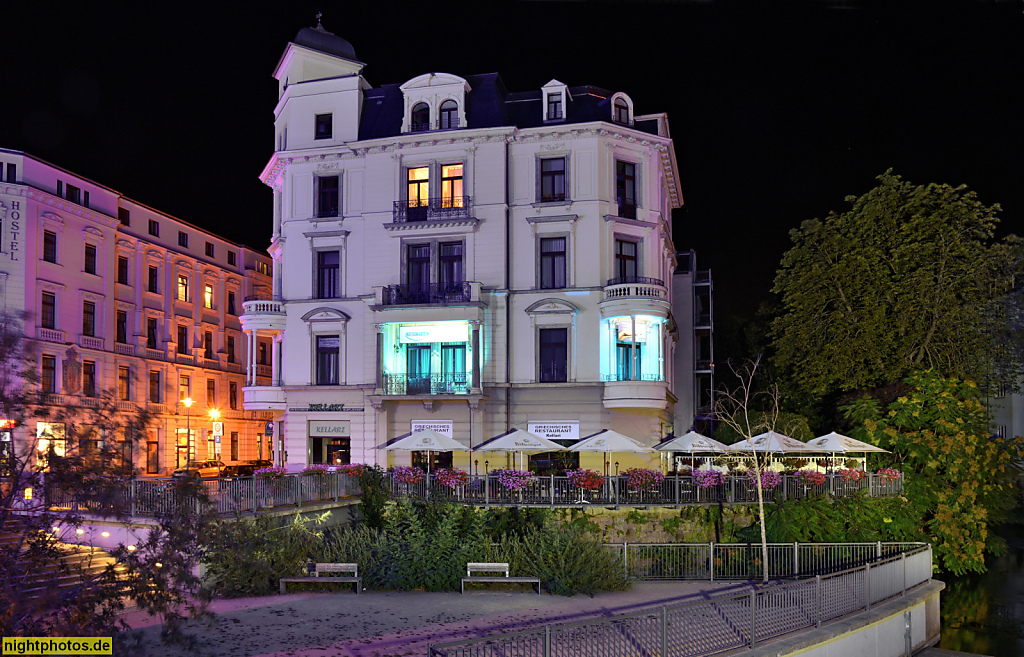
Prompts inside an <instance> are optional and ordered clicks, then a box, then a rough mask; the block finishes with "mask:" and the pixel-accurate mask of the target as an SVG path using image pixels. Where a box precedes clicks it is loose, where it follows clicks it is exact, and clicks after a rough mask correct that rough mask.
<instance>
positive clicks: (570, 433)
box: [526, 422, 580, 440]
mask: <svg viewBox="0 0 1024 657" xmlns="http://www.w3.org/2000/svg"><path fill="white" fill-rule="evenodd" d="M526 430H527V431H529V432H530V433H532V434H533V435H535V436H540V437H541V438H547V439H548V440H579V439H580V423H579V422H527V423H526Z"/></svg>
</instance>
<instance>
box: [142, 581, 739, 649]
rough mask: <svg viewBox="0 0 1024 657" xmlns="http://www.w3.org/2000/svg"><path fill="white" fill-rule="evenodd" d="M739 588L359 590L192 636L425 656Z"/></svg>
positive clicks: (223, 605)
mask: <svg viewBox="0 0 1024 657" xmlns="http://www.w3.org/2000/svg"><path fill="white" fill-rule="evenodd" d="M730 590H735V591H736V592H740V591H744V590H749V586H748V585H747V584H737V583H735V582H732V583H717V582H714V583H712V582H636V583H634V585H633V588H632V589H630V590H629V591H623V592H620V593H603V594H599V595H597V596H595V597H593V598H591V597H588V596H581V595H577V596H573V597H571V598H568V597H563V596H556V595H549V594H547V593H544V594H543V595H539V596H538V595H537V594H536V593H529V592H525V591H524V592H514V593H507V592H486V591H474V592H472V593H467V594H465V595H460V594H459V593H424V592H421V591H364V592H363V593H361V594H360V595H359V596H358V597H357V596H356V595H354V594H352V593H349V592H347V591H339V592H337V593H294V594H289V595H283V596H267V597H262V598H239V599H235V600H217V601H215V602H214V603H213V605H212V611H213V612H214V613H215V614H216V615H217V617H216V619H215V621H214V625H213V626H212V627H209V628H204V627H202V626H201V625H197V626H196V627H193V628H192V631H193V632H195V633H196V634H197V636H198V638H199V645H200V646H201V647H202V654H204V655H246V656H252V657H257V656H259V657H284V656H285V655H288V656H295V657H308V656H312V655H316V656H318V657H323V656H326V655H341V656H343V657H386V656H390V655H426V654H427V644H430V643H435V644H436V643H444V642H446V641H454V640H458V639H461V638H472V637H480V636H488V635H491V634H500V633H509V632H516V631H521V630H525V629H528V628H531V627H538V626H543V625H545V624H559V623H572V622H578V621H583V620H591V619H595V618H600V617H607V616H617V615H620V614H628V613H631V612H635V611H641V610H643V609H647V608H650V607H660V606H663V605H670V604H678V603H681V602H686V601H688V600H694V601H697V600H700V599H704V597H705V595H706V594H708V593H712V592H717V593H719V594H722V593H727V592H728V591H730ZM125 619H126V620H127V621H128V623H129V624H130V625H132V627H133V628H141V631H142V632H143V635H144V638H145V641H146V654H147V655H153V656H154V657H159V656H164V655H167V656H172V655H175V656H176V655H180V654H182V652H181V649H180V648H177V647H170V648H165V647H163V646H161V645H160V627H159V625H156V624H154V623H153V621H152V619H149V618H148V617H146V616H144V615H142V614H139V613H138V612H134V613H130V614H128V615H126V617H125Z"/></svg>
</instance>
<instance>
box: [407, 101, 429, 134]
mask: <svg viewBox="0 0 1024 657" xmlns="http://www.w3.org/2000/svg"><path fill="white" fill-rule="evenodd" d="M424 113H425V114H426V117H425V118H426V120H420V121H417V120H416V119H417V115H420V116H419V118H420V119H423V118H424V116H423V114H424ZM428 130H430V103H428V102H426V101H423V100H419V101H416V102H415V103H413V106H412V107H410V108H409V132H426V131H428Z"/></svg>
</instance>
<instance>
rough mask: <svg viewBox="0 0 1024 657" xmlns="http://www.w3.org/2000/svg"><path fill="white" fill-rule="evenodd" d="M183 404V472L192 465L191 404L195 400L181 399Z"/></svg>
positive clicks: (189, 398)
mask: <svg viewBox="0 0 1024 657" xmlns="http://www.w3.org/2000/svg"><path fill="white" fill-rule="evenodd" d="M181 403H182V404H184V405H185V472H186V474H187V473H188V469H189V468H191V467H192V404H194V403H195V401H193V400H192V398H191V397H185V398H184V399H182V400H181Z"/></svg>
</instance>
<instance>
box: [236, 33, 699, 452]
mask: <svg viewBox="0 0 1024 657" xmlns="http://www.w3.org/2000/svg"><path fill="white" fill-rule="evenodd" d="M363 66H364V65H363V64H362V63H361V62H360V61H359V60H358V59H357V57H356V55H355V52H354V50H353V48H352V46H351V44H349V43H348V42H347V41H345V40H344V39H341V38H340V37H337V36H334V35H332V34H330V33H328V32H326V31H324V30H323V28H322V27H320V26H317V27H316V28H306V29H303V30H301V31H300V32H299V34H298V35H297V37H296V39H295V40H294V41H293V42H291V43H289V44H288V46H287V47H286V49H285V51H284V54H283V55H282V57H281V59H280V62H279V64H278V66H277V68H276V70H275V71H274V77H275V78H276V79H277V80H278V82H279V92H280V95H279V101H278V104H277V107H276V108H275V153H274V155H273V157H272V158H271V160H270V162H269V163H268V164H267V165H266V167H265V169H264V170H263V172H262V175H261V177H262V180H263V181H264V182H265V183H266V184H267V185H268V186H270V187H271V188H272V189H273V192H274V222H273V234H272V236H271V244H270V248H269V251H270V254H271V256H272V257H273V259H274V261H275V266H274V279H273V293H272V294H271V295H268V297H267V298H264V299H255V300H252V301H247V302H245V310H244V314H243V316H242V318H241V321H242V328H243V330H244V331H245V332H246V333H247V334H249V335H251V336H254V337H255V339H258V340H271V341H272V342H273V349H272V358H271V362H272V376H271V379H270V380H269V381H265V380H252V379H250V384H251V385H248V386H247V387H246V388H245V390H244V395H245V408H246V409H253V410H259V411H270V412H272V413H273V414H274V421H275V427H276V438H275V440H276V441H277V445H278V446H279V452H278V453H279V456H280V458H281V461H282V462H283V464H285V465H286V466H287V467H289V468H290V469H298V468H301V467H302V466H303V465H305V464H309V463H347V462H352V463H382V464H388V465H400V464H408V463H410V462H411V463H422V462H423V460H424V459H425V458H426V455H425V454H420V453H415V452H413V453H410V452H390V451H385V450H384V449H383V448H384V446H385V445H387V443H389V442H391V441H393V440H394V439H395V438H398V437H400V436H403V435H405V434H408V433H410V432H411V431H414V430H416V429H418V428H422V427H431V428H434V429H436V430H438V431H441V432H442V433H446V434H449V435H451V436H452V437H453V438H455V439H456V440H458V441H459V442H461V443H462V444H463V445H465V446H466V448H467V450H469V449H471V448H472V447H475V446H478V445H479V444H480V443H481V442H483V441H484V440H487V439H490V438H493V437H494V436H496V435H499V434H502V433H504V432H506V431H509V430H512V429H517V428H521V429H527V430H530V431H533V432H535V433H538V434H539V435H544V436H547V437H549V438H554V439H558V440H563V441H565V442H566V443H570V442H572V441H575V440H576V439H579V438H582V437H586V436H588V435H591V434H593V433H595V432H597V431H599V430H602V429H614V430H615V431H618V432H621V433H624V434H626V435H629V436H632V437H634V438H637V439H639V440H641V441H643V442H644V443H646V444H654V443H656V442H658V441H660V440H661V439H662V438H664V437H665V436H666V435H668V434H669V433H671V432H672V431H673V427H674V426H675V425H678V424H679V422H678V420H677V418H675V417H674V414H675V412H676V408H677V407H676V401H677V397H676V386H677V375H676V373H675V371H674V368H673V363H674V362H675V361H674V354H675V350H676V348H677V339H678V335H677V332H676V331H675V328H674V327H675V326H676V324H675V322H674V320H673V307H672V300H673V291H672V285H673V281H672V278H673V277H672V273H673V272H674V270H675V268H676V249H675V246H674V244H673V240H672V221H671V213H672V210H673V209H674V208H677V207H680V205H681V204H682V197H681V194H680V190H679V175H678V168H677V165H676V159H675V153H674V148H673V142H672V138H671V136H670V133H669V125H668V119H667V117H666V116H665V115H664V114H638V113H635V112H634V107H633V101H632V100H631V99H630V97H629V96H628V95H627V94H625V93H623V92H609V91H607V90H603V89H600V88H597V87H590V86H580V87H569V86H567V85H565V84H563V83H561V82H559V81H558V80H552V81H551V82H549V83H548V84H546V85H544V86H543V87H542V88H540V89H535V90H532V91H526V92H509V91H507V90H506V89H505V87H504V85H503V83H502V80H501V78H500V77H499V76H498V75H495V74H488V75H474V76H468V77H459V76H457V75H453V74H448V73H427V74H423V75H419V76H417V77H415V78H412V79H411V80H408V81H407V82H405V83H403V84H391V85H385V86H382V87H373V86H372V85H371V84H370V83H369V82H367V80H366V79H365V78H364V77H363V76H362V69H363ZM687 312H689V309H687ZM687 339H689V338H687ZM253 358H254V355H253V354H251V353H250V354H249V359H250V361H249V362H250V363H252V362H253V360H252V359H253ZM686 376H687V377H692V371H691V372H688V373H687V374H686ZM691 422H692V419H687V420H686V421H685V423H687V424H689V423H691ZM431 458H433V459H434V461H435V463H434V465H435V467H436V466H437V465H443V464H446V463H448V462H451V463H453V464H454V465H456V466H458V467H461V468H464V469H469V470H472V471H474V472H476V471H479V470H480V469H482V468H483V467H484V466H485V461H486V462H487V465H488V467H490V468H492V469H493V468H494V467H498V466H500V467H504V465H505V464H506V462H507V461H506V456H504V455H502V454H498V455H496V456H495V457H492V458H489V457H487V456H486V455H483V454H480V453H470V452H468V451H466V452H461V453H460V452H455V453H454V454H447V455H436V454H435V455H432V456H431ZM562 458H563V462H562V463H561V465H562V466H565V465H567V463H565V462H564V457H562ZM580 459H581V460H580V461H579V463H580V464H581V465H582V466H583V467H593V468H595V469H598V468H601V467H602V466H603V464H602V455H600V454H595V455H588V454H585V455H583V456H582V457H580ZM620 460H622V459H620ZM557 461H558V459H557V458H555V457H553V455H534V456H533V457H531V463H532V465H533V466H534V467H535V468H539V469H541V470H543V469H545V468H549V467H552V466H556V465H558V463H557ZM656 461H657V457H655V459H654V461H651V460H649V459H648V458H647V457H632V458H630V457H627V460H625V461H623V462H622V463H621V464H620V467H621V468H622V469H625V468H627V467H631V466H634V465H651V464H652V463H655V462H656ZM575 464H576V462H575V461H573V462H572V463H568V465H575ZM608 467H609V468H612V467H613V466H612V465H611V464H609V465H608Z"/></svg>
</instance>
